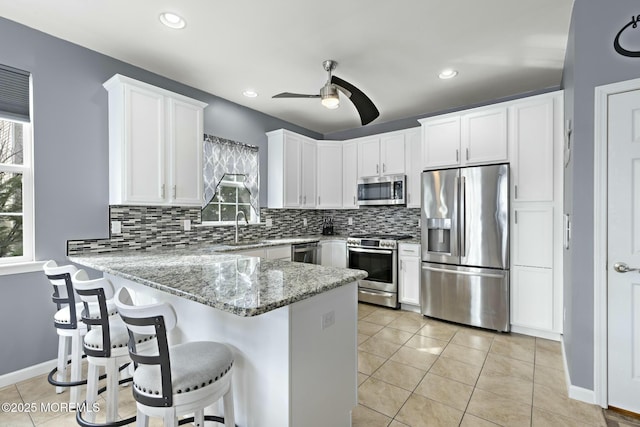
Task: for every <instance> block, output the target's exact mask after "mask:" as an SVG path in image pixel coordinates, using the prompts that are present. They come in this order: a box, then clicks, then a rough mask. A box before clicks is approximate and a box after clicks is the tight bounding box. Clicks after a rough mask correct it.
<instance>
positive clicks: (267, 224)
mask: <svg viewBox="0 0 640 427" xmlns="http://www.w3.org/2000/svg"><path fill="white" fill-rule="evenodd" d="M264 225H266V226H267V227H273V220H272V219H271V218H267V219H266V220H265V221H264Z"/></svg>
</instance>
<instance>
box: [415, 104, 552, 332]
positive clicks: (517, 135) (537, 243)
mask: <svg viewBox="0 0 640 427" xmlns="http://www.w3.org/2000/svg"><path fill="white" fill-rule="evenodd" d="M562 101H563V95H562V92H553V93H549V94H544V95H538V96H533V97H529V98H524V99H519V100H515V101H510V102H505V103H500V104H494V105H491V106H487V107H479V108H475V109H472V110H467V111H461V112H457V113H451V114H446V115H442V116H437V117H430V118H426V119H422V120H420V123H421V125H422V149H423V165H424V169H439V168H447V167H458V166H470V165H477V164H491V163H502V162H509V164H510V171H511V181H510V189H509V192H510V201H511V208H510V226H511V227H510V230H511V238H510V256H511V270H510V271H511V277H510V283H511V286H510V291H511V296H510V300H511V313H510V314H511V320H510V322H511V328H512V330H513V331H514V332H521V333H525V334H528V335H536V336H540V337H544V338H550V339H556V340H557V339H559V338H560V334H561V333H562V325H563V319H562V233H563V223H562V200H563V195H562V191H563V171H562V169H563V105H562ZM413 179H416V177H413Z"/></svg>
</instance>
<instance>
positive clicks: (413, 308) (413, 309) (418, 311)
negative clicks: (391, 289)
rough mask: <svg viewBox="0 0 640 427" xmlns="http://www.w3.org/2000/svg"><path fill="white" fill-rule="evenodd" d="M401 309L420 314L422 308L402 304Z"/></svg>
mask: <svg viewBox="0 0 640 427" xmlns="http://www.w3.org/2000/svg"><path fill="white" fill-rule="evenodd" d="M400 309H401V310H405V311H412V312H414V313H420V306H419V305H413V304H404V303H402V304H400Z"/></svg>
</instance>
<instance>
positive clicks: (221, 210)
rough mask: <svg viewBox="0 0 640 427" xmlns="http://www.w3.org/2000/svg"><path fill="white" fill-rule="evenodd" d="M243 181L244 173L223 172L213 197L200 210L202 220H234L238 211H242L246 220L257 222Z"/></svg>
mask: <svg viewBox="0 0 640 427" xmlns="http://www.w3.org/2000/svg"><path fill="white" fill-rule="evenodd" d="M244 181H245V176H244V175H239V174H225V175H224V177H223V178H222V181H220V185H218V188H217V191H216V193H215V195H214V196H213V199H212V200H211V202H209V204H208V205H207V206H206V207H205V208H204V209H203V210H202V221H206V222H230V221H235V220H236V215H238V212H240V211H242V212H244V215H245V217H246V218H247V221H249V222H258V221H257V218H256V216H255V211H254V210H253V209H252V208H251V203H250V200H251V193H250V192H249V190H248V189H247V188H246V187H245V185H244ZM240 218H242V217H240Z"/></svg>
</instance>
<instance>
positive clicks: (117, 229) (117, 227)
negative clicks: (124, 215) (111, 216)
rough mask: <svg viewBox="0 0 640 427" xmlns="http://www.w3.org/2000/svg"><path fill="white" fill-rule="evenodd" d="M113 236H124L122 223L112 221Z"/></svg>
mask: <svg viewBox="0 0 640 427" xmlns="http://www.w3.org/2000/svg"><path fill="white" fill-rule="evenodd" d="M111 234H122V222H121V221H111Z"/></svg>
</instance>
